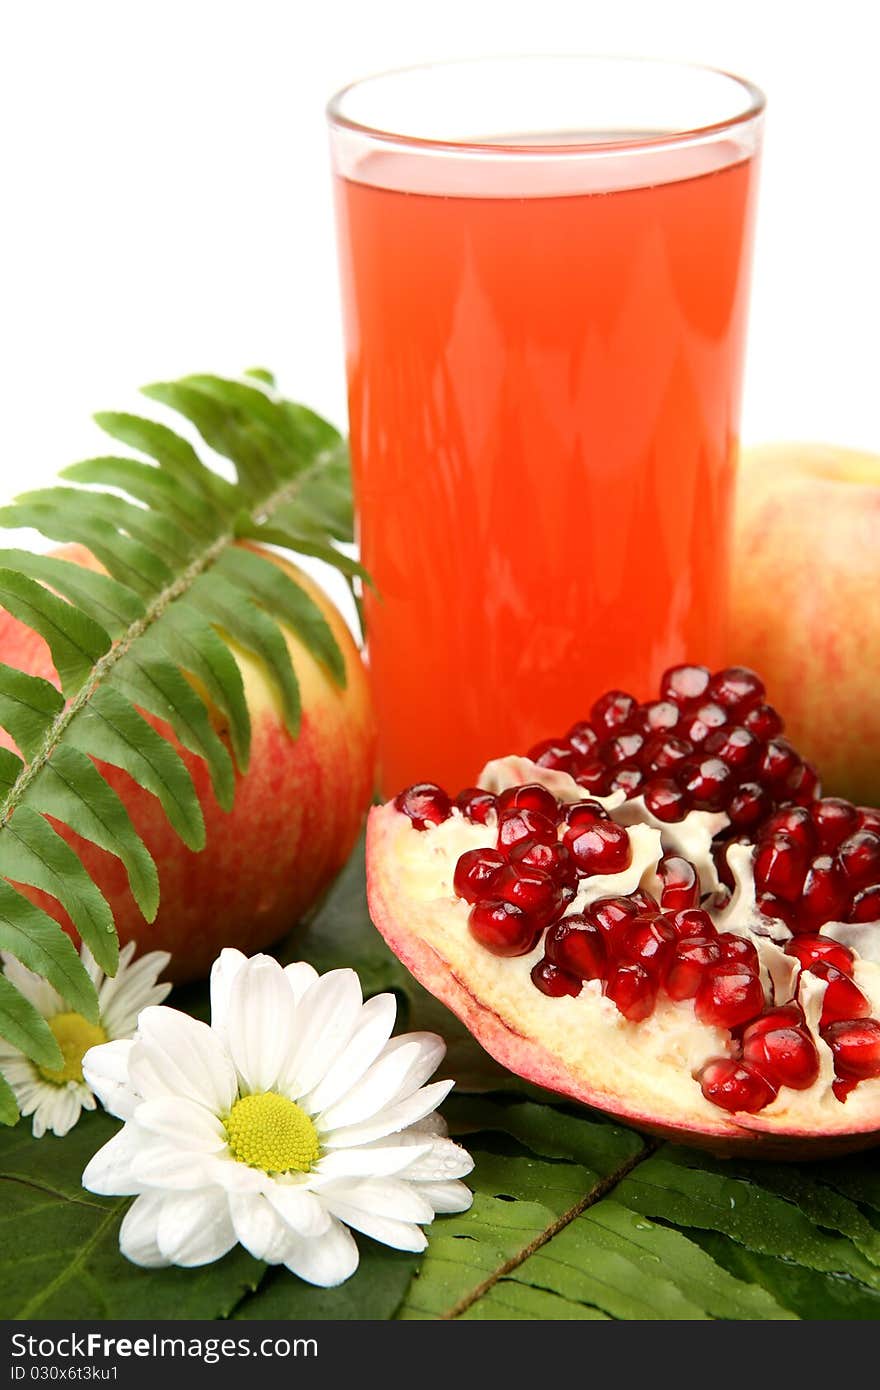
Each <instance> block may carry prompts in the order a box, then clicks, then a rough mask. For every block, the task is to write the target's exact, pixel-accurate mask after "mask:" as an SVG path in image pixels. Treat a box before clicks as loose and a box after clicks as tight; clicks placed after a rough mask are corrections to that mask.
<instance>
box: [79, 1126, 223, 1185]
mask: <svg viewBox="0 0 880 1390" xmlns="http://www.w3.org/2000/svg"><path fill="white" fill-rule="evenodd" d="M143 1137H144V1139H145V1140H146V1142H141V1144H140V1146H139V1147H138V1148H137V1149H136V1150H135V1152H134V1154H133V1155H132V1158H131V1168H130V1171H131V1176H132V1178H133V1179H134V1181H135V1182H137V1184H138V1189H137V1190H138V1191H140V1189H141V1188H143V1187H167V1188H171V1189H172V1190H174V1191H175V1192H192V1191H193V1190H194V1189H196V1188H201V1187H208V1186H209V1185H210V1183H211V1180H212V1178H213V1176H214V1172H213V1165H212V1156H211V1155H210V1154H205V1153H194V1152H192V1151H188V1150H186V1149H183V1148H180V1147H179V1146H178V1145H177V1144H173V1143H171V1142H170V1141H169V1140H166V1139H160V1138H159V1136H158V1135H155V1134H149V1135H144V1136H143ZM86 1171H88V1170H86Z"/></svg>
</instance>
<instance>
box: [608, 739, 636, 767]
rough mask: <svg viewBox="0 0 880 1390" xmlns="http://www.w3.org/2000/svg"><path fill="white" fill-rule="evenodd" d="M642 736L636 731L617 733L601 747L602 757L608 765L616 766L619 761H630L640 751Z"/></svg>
mask: <svg viewBox="0 0 880 1390" xmlns="http://www.w3.org/2000/svg"><path fill="white" fill-rule="evenodd" d="M644 742H645V740H644V737H643V736H642V735H641V734H637V733H625V734H618V735H617V737H616V738H613V739H612V740H611V742H610V743H606V744H605V746H604V748H603V749H602V759H603V761H604V762H605V763H607V765H608V766H609V767H617V765H618V764H619V763H629V762H632V761H633V759H634V758H637V757H638V755H639V753H640V752H641V751H642V745H643V743H644Z"/></svg>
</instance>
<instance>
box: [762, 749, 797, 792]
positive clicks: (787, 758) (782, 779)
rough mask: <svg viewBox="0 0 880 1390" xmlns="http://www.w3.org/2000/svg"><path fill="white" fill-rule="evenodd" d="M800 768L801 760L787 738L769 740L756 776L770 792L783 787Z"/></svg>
mask: <svg viewBox="0 0 880 1390" xmlns="http://www.w3.org/2000/svg"><path fill="white" fill-rule="evenodd" d="M800 766H801V759H800V758H799V756H798V754H797V753H796V752H795V750H794V748H792V746H791V744H790V743H789V741H788V739H787V738H771V740H770V742H769V743H768V744H766V746H765V748H764V751H763V753H762V754H761V758H760V761H759V763H758V775H759V777H760V778H761V780H762V781H763V782H765V783H769V785H770V787H771V790H772V789H773V788H774V787H776V788H779V787H784V786H785V783H786V781H787V780H788V778H789V777H790V776H791V775H792V773H793V772H796V771H797V769H798V768H799V767H800Z"/></svg>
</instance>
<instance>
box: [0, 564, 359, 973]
mask: <svg viewBox="0 0 880 1390" xmlns="http://www.w3.org/2000/svg"><path fill="white" fill-rule="evenodd" d="M56 553H57V554H59V555H61V556H62V557H63V558H66V559H70V560H75V561H76V562H77V563H79V564H83V565H88V566H89V567H91V568H93V569H98V568H100V566H99V565H98V564H97V562H96V561H95V559H94V557H93V556H92V555H91V554H90V553H89V552H88V551H87V550H84V549H83V548H82V547H81V546H68V547H65V548H64V549H62V550H60V551H58V552H56ZM271 558H272V559H273V561H275V563H277V564H278V565H279V566H280V567H281V568H283V569H285V570H286V571H287V573H289V574H292V575H293V576H295V578H296V580H297V582H298V583H299V584H301V585H302V587H303V588H304V589H305V590H306V591H307V592H308V593H309V594H310V595H311V597H312V598H313V599H314V600H315V602H316V603H317V604H318V606H319V607H320V608H321V611H322V612H323V614H324V617H325V618H326V620H327V622H328V623H329V624H330V627H331V629H332V631H333V634H334V636H335V638H336V640H337V642H338V643H339V646H340V647H341V649H342V652H343V655H344V657H345V666H346V672H347V684H346V687H345V689H344V690H343V689H340V688H339V687H338V686H337V685H336V684H335V683H334V681H333V680H332V679H331V677H330V676H329V675H328V674H327V672H326V671H325V669H324V668H323V667H322V666H321V665H320V664H319V663H318V662H317V661H315V659H314V658H313V657H312V656H311V655H310V654H309V652H308V651H307V650H306V649H305V648H304V647H303V645H302V644H301V642H300V641H299V640H298V639H297V638H296V637H295V636H294V634H293V633H292V632H290V631H289V630H287V631H285V636H286V639H287V645H288V650H289V651H290V655H291V660H292V662H293V666H294V668H295V670H296V674H297V677H298V680H299V684H300V691H301V695H302V725H301V729H300V733H299V736H298V737H297V738H296V739H293V738H291V736H290V734H289V733H288V732H287V730H286V728H285V726H284V720H283V718H282V714H281V707H280V703H279V700H278V696H277V694H276V691H275V688H274V686H273V684H272V682H271V681H270V680H269V679H268V678H267V676H266V675H265V674H264V671H263V668H262V666H261V665H260V663H259V662H258V661H257V660H256V659H255V658H254V657H252V656H251V655H250V654H249V653H248V652H245V651H243V650H242V649H240V648H239V647H237V646H235V645H234V644H232V643H230V645H231V646H232V648H233V651H234V653H235V656H236V659H237V661H238V663H239V666H240V667H241V672H242V677H243V680H244V687H245V695H246V697H247V703H248V708H249V710H250V716H251V728H252V736H251V756H250V766H249V768H248V771H247V772H246V773H245V774H244V775H243V776H242V775H241V774H238V773H237V774H236V792H235V803H234V806H233V808H232V810H231V811H230V812H228V813H227V812H225V811H223V810H221V809H220V807H219V806H218V804H217V802H216V800H215V799H214V795H213V792H212V790H211V785H210V779H209V777H208V773H207V770H206V767H205V764H204V763H203V762H202V760H201V759H200V758H198V757H195V756H194V755H192V754H190V753H188V752H187V751H186V750H184V749H182V748H181V746H180V744H179V743H178V742H177V740H176V739H175V737H174V735H173V734H172V733H171V731H170V730H169V728H168V726H167V725H165V724H163V723H161V721H159V720H156V719H152V718H151V721H150V722H151V723H153V724H154V725H155V726H156V727H157V728H158V729H160V730H161V732H162V733H163V734H164V735H165V736H166V737H167V738H168V740H169V742H170V743H172V744H173V745H174V747H175V748H176V750H177V752H178V753H179V754H180V756H181V757H182V758H183V760H184V762H185V763H186V765H187V767H188V768H189V771H190V773H191V775H192V778H193V782H194V784H195V787H196V791H197V792H198V795H199V799H200V801H201V804H202V809H203V812H204V816H205V827H206V831H207V844H206V847H205V849H204V850H202V851H201V852H200V853H194V852H193V851H191V850H189V849H187V848H186V846H185V845H184V844H183V843H182V841H181V840H179V839H178V837H177V835H176V834H175V833H174V831H173V830H172V829H171V827H170V826H169V824H168V822H167V821H166V819H165V817H164V814H163V813H162V810H161V808H160V806H159V803H158V802H157V801H156V799H155V798H154V797H153V796H152V795H150V793H149V792H145V791H143V790H142V789H141V788H140V787H138V786H137V785H136V784H135V783H134V782H133V781H132V779H131V778H130V777H129V776H128V774H127V773H125V772H121V771H120V770H119V769H117V768H112V767H108V766H107V765H106V764H99V766H100V768H101V771H102V773H103V774H104V776H105V777H106V779H107V781H108V782H110V783H111V785H112V786H113V787H114V789H115V790H116V791H117V792H118V793H119V795H120V796H121V798H122V800H123V801H124V802H125V805H126V807H127V809H128V812H129V814H130V816H131V818H132V821H133V822H134V824H135V827H136V828H137V830H138V832H139V834H140V835H141V836H142V837H143V839H144V841H145V843H146V844H147V847H148V848H149V850H150V852H151V854H152V855H153V858H154V859H155V861H156V865H157V868H158V870H159V886H160V892H161V899H160V904H159V911H158V915H157V917H156V920H155V921H154V922H152V923H147V922H145V921H144V919H143V917H142V916H141V913H140V911H139V909H138V907H137V905H136V903H135V901H134V899H133V898H132V896H131V893H130V891H129V888H128V881H127V878H126V874H125V870H124V869H123V867H122V865H121V864H120V862H119V860H118V859H116V858H114V857H113V856H112V855H110V854H107V853H106V852H105V851H103V850H100V849H97V848H96V847H95V846H94V845H92V844H90V843H89V842H87V841H85V840H83V839H81V838H80V837H79V836H77V835H76V834H74V833H72V832H71V831H69V830H68V829H67V828H65V827H60V826H59V827H58V828H59V829H60V830H61V832H62V833H63V834H64V836H65V838H66V839H67V840H68V841H69V842H70V843H71V844H72V845H73V847H74V848H75V849H76V851H77V853H78V854H79V855H80V857H81V858H82V861H83V863H84V864H85V866H86V868H87V869H88V871H89V873H90V874H91V875H92V876H93V878H94V879H95V880H96V882H97V883H98V885H99V887H100V888H101V889H102V891H103V893H104V895H105V897H106V898H107V899H108V901H109V903H110V906H111V908H112V910H113V914H114V917H115V919H116V926H117V930H118V932H119V938H120V942H121V943H122V944H124V943H125V942H126V941H129V940H131V939H135V940H137V942H138V943H139V946H140V948H141V949H142V950H148V949H155V948H162V949H164V950H167V951H170V952H171V953H172V961H171V967H170V969H169V972H168V973H169V974H170V975H171V976H172V977H173V978H174V979H175V980H177V981H181V980H190V979H195V978H198V977H200V976H203V975H205V974H206V973H207V971H208V969H209V967H210V965H211V962H212V961H213V960H214V958H215V956H216V955H217V954H218V952H219V951H220V950H221V948H222V947H224V946H237V947H239V948H240V949H241V950H243V951H245V952H247V953H251V952H254V951H259V950H261V949H262V948H263V947H265V946H268V945H269V944H270V943H271V942H273V941H276V940H278V938H279V937H281V936H282V935H283V934H284V933H285V932H286V931H288V930H289V929H290V928H291V927H292V926H294V924H295V923H296V922H297V921H298V920H299V918H300V917H301V916H302V915H303V914H304V913H305V912H306V911H307V910H308V909H309V908H310V907H312V905H313V904H314V903H315V902H316V900H317V899H318V898H319V897H320V895H321V894H322V893H323V892H324V891H325V890H326V888H327V887H328V886H329V884H330V883H331V882H332V880H333V878H334V877H335V875H336V874H337V872H338V871H339V870H340V869H341V868H342V866H343V864H344V863H345V861H346V859H347V858H348V856H349V854H350V853H351V850H352V848H353V845H354V843H355V840H356V839H357V836H358V833H359V830H360V828H361V824H362V821H363V816H364V812H365V810H366V807H367V805H368V803H369V800H370V797H371V794H372V790H373V769H374V758H375V726H374V720H373V714H372V707H371V704H370V698H369V693H368V689H367V681H366V672H365V670H364V666H363V663H362V661H361V658H360V655H359V653H358V650H357V647H356V645H355V643H354V641H353V639H352V636H351V634H350V632H349V630H348V628H347V626H346V624H345V622H344V621H343V619H342V617H341V616H340V614H339V613H338V612H337V611H336V609H335V608H334V607H333V605H332V603H331V602H330V601H329V599H328V598H327V596H326V594H324V593H323V591H322V590H321V589H319V588H318V587H317V586H316V585H315V584H313V583H312V582H311V580H310V579H308V578H307V577H306V576H305V575H304V574H302V573H301V572H300V571H299V570H297V569H295V567H294V566H293V565H290V564H288V563H287V562H286V561H284V560H282V559H281V558H280V557H279V556H276V555H274V554H273V555H272V556H271ZM0 660H2V661H4V662H6V663H7V664H8V665H11V666H16V667H18V668H19V669H20V670H24V671H28V672H30V673H31V674H33V675H39V676H44V677H46V678H47V679H49V680H51V681H53V683H55V684H57V683H58V682H57V677H56V675H55V671H54V667H53V665H52V660H51V657H50V655H49V649H48V647H47V646H46V644H45V642H44V641H43V639H42V638H41V637H38V636H37V635H36V634H35V633H33V632H32V631H31V630H30V629H29V628H27V627H25V626H24V625H23V624H21V623H20V622H18V621H17V620H16V619H15V618H13V617H12V616H11V615H10V614H9V613H5V612H3V613H0ZM218 728H219V729H220V731H221V736H222V728H221V726H220V722H219V716H218ZM0 740H2V741H3V742H4V743H5V744H6V745H7V746H10V747H11V746H12V745H11V742H10V740H9V738H8V736H7V735H5V734H4V733H2V731H0ZM26 891H27V892H28V894H29V896H31V897H32V898H34V899H35V900H36V901H39V902H40V905H41V906H42V907H44V908H45V909H46V910H47V911H48V912H50V913H51V915H52V916H53V917H55V918H56V919H57V920H58V921H60V922H62V924H63V925H64V926H65V928H66V929H67V930H70V932H71V934H72V935H73V934H75V933H73V929H72V927H71V926H70V923H69V920H68V919H67V916H66V914H65V913H64V912H63V911H62V909H61V908H60V907H59V905H58V904H57V902H56V901H55V900H54V899H53V898H50V897H47V896H46V895H45V894H42V893H37V892H35V891H33V890H30V889H28V890H26Z"/></svg>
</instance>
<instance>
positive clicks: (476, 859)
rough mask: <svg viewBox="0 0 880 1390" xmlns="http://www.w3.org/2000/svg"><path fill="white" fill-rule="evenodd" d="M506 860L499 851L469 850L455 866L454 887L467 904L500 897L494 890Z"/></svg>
mask: <svg viewBox="0 0 880 1390" xmlns="http://www.w3.org/2000/svg"><path fill="white" fill-rule="evenodd" d="M505 863H506V861H505V858H504V855H503V854H499V853H498V850H497V849H469V850H465V852H464V854H463V855H461V857H460V858H459V861H458V863H457V864H456V866H455V874H454V875H453V879H452V886H453V888H454V889H455V891H456V893H457V894H458V896H459V897H460V898H464V900H465V902H468V903H476V902H480V900H481V899H485V898H496V897H497V896H498V894H497V893H495V892H494V891H493V890H494V888H495V885H496V884H497V883H498V879H499V877H500V874H501V870H502V869H503V868H504V867H505Z"/></svg>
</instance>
